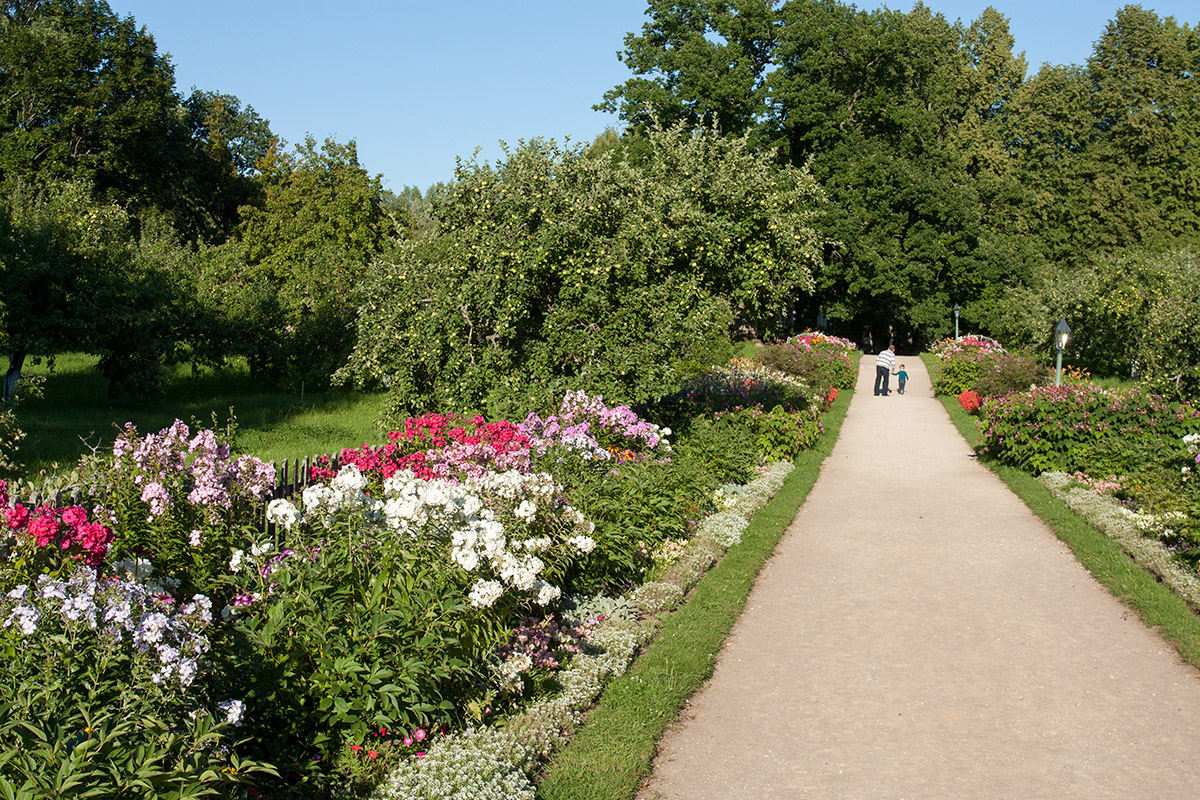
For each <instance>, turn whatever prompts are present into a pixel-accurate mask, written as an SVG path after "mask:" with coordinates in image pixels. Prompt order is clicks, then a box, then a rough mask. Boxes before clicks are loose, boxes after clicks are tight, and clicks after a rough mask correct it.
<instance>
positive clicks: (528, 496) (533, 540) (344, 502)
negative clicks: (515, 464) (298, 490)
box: [269, 465, 595, 607]
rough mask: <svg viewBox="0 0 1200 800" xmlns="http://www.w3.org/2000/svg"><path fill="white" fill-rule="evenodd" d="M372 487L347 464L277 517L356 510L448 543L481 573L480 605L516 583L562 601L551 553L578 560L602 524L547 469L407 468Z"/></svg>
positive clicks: (279, 505)
mask: <svg viewBox="0 0 1200 800" xmlns="http://www.w3.org/2000/svg"><path fill="white" fill-rule="evenodd" d="M366 485H367V480H366V478H365V476H363V474H362V473H361V472H359V470H358V468H357V467H355V466H353V465H348V466H345V467H342V469H341V470H340V471H339V472H338V474H337V475H336V476H335V477H334V478H333V480H332V481H330V483H329V484H317V485H314V486H310V487H308V488H307V489H305V490H304V492H303V494H302V496H301V502H302V504H303V510H302V511H301V509H299V508H297V507H296V506H294V505H293V504H292V503H291V502H290V501H287V500H279V501H276V502H274V503H272V504H271V506H270V511H269V514H270V519H271V520H272V521H276V522H279V523H281V524H284V525H285V526H286V527H289V528H290V527H292V526H294V525H296V524H300V523H301V522H306V523H308V524H314V523H319V524H321V525H323V526H325V527H329V526H332V525H333V524H334V523H335V522H336V521H337V520H338V519H340V518H341V516H342V515H344V514H346V513H347V512H353V513H359V514H361V515H363V518H364V519H365V520H367V521H370V520H376V521H377V522H378V523H379V524H381V526H382V529H383V530H390V531H392V532H394V533H395V534H403V535H405V536H407V537H409V538H410V539H414V540H421V541H425V542H433V543H434V544H437V545H443V544H444V545H448V553H447V555H448V556H449V558H450V560H451V561H452V562H453V563H454V564H455V565H456V566H457V567H458V568H460V569H462V570H464V571H466V572H468V573H475V574H477V575H479V577H478V578H477V580H476V581H475V584H474V585H473V586H472V588H471V589H470V591H469V594H468V599H469V600H470V602H471V604H472V605H473V606H476V607H489V606H492V605H494V604H495V603H496V602H497V601H498V600H499V599H500V598H501V597H502V596H503V595H504V594H505V592H506V591H507V590H508V589H510V588H512V589H515V590H516V591H519V592H522V593H525V594H528V595H529V596H531V597H532V598H533V601H534V602H535V603H537V604H538V605H542V606H545V605H548V604H550V603H552V602H554V601H555V600H557V599H558V598H559V596H560V595H561V593H562V592H561V589H560V588H559V587H557V586H554V585H552V584H550V583H548V582H547V581H545V580H543V579H542V578H541V574H542V572H543V571H544V570H545V568H546V566H547V559H550V558H566V559H571V558H577V557H579V556H580V555H583V554H586V553H588V552H590V551H591V550H592V548H594V547H595V541H594V540H593V539H591V533H592V532H593V531H594V526H593V525H592V524H591V523H590V522H588V521H587V520H585V519H584V518H583V516H582V515H581V514H580V513H579V512H578V511H576V510H575V509H573V508H571V507H570V506H569V505H567V504H566V503H565V502H564V501H563V500H562V499H561V498H560V494H561V492H562V488H561V487H560V486H559V485H558V484H557V483H555V481H554V480H553V479H552V478H551V477H550V476H549V475H547V474H545V473H535V474H530V475H525V474H522V473H520V472H518V471H516V470H509V471H507V472H489V473H485V474H484V475H482V476H480V477H467V478H466V479H465V480H464V481H463V482H461V483H451V482H449V481H444V480H438V479H424V478H420V477H417V476H416V475H415V474H414V473H413V472H411V471H409V470H405V471H402V472H397V473H395V474H393V475H392V476H391V477H389V478H388V479H387V480H385V481H384V483H383V494H382V497H372V496H370V495H368V494H366V493H365V492H364V491H363V490H364V489H365V488H366Z"/></svg>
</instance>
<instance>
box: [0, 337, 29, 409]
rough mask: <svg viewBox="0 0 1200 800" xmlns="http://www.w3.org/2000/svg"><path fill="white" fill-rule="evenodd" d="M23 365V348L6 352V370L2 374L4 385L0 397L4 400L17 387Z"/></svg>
mask: <svg viewBox="0 0 1200 800" xmlns="http://www.w3.org/2000/svg"><path fill="white" fill-rule="evenodd" d="M24 366H25V350H24V349H23V348H22V349H19V350H14V351H12V352H11V353H9V354H8V372H6V373H5V374H4V387H3V392H2V393H0V397H3V398H4V399H5V400H7V399H8V398H9V396H10V395H11V394H12V393H13V391H14V390H15V389H16V388H17V381H19V380H21V368H22V367H24Z"/></svg>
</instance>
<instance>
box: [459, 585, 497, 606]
mask: <svg viewBox="0 0 1200 800" xmlns="http://www.w3.org/2000/svg"><path fill="white" fill-rule="evenodd" d="M503 594H504V586H503V585H502V584H501V583H500V582H499V581H489V580H478V581H476V582H475V585H474V586H473V587H472V588H471V592H470V594H468V595H467V599H468V600H470V601H471V605H473V606H475V607H476V608H490V607H491V606H493V605H495V603H496V601H497V600H499V599H500V596H501V595H503Z"/></svg>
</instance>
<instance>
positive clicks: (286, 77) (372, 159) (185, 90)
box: [109, 0, 1200, 190]
mask: <svg viewBox="0 0 1200 800" xmlns="http://www.w3.org/2000/svg"><path fill="white" fill-rule="evenodd" d="M109 4H110V5H111V6H112V9H113V11H115V12H116V13H118V14H120V15H122V16H124V15H132V16H133V17H134V18H135V19H136V20H137V21H138V23H139V24H141V25H145V26H146V28H147V29H148V30H149V31H150V32H151V33H152V34H153V35H154V38H155V40H156V42H157V43H158V49H159V52H167V53H170V54H171V58H172V62H173V63H174V65H175V79H176V85H177V88H178V90H179V92H180V93H181V94H183V95H185V96H186V95H187V94H189V93H190V91H191V89H192V87H195V88H198V89H204V90H207V91H216V92H222V93H225V94H233V95H236V96H237V97H238V98H240V99H241V101H242V102H243V104H249V105H251V106H253V107H254V109H255V111H257V112H258V113H259V115H260V116H262V117H263V118H265V119H267V120H269V121H270V123H271V129H272V130H273V131H274V132H275V133H276V134H278V135H279V136H281V137H283V138H284V139H285V140H287V141H288V142H289V143H291V144H295V143H296V142H299V141H302V140H303V138H304V136H305V135H306V134H312V135H313V136H314V137H316V139H317V140H318V141H321V140H323V139H325V138H326V137H333V138H335V139H337V140H338V141H341V142H345V141H349V140H351V139H353V140H355V141H356V142H357V143H358V153H359V159H360V161H361V162H362V163H363V165H364V166H365V167H366V169H367V170H369V171H370V172H372V173H381V174H382V175H383V178H384V184H385V186H387V187H388V188H391V189H393V190H399V189H401V188H402V187H404V186H407V185H412V186H418V187H420V188H422V189H424V188H426V187H428V186H429V185H431V184H433V183H435V182H437V181H443V180H449V179H451V178H452V177H453V175H454V165H455V157H456V156H461V157H463V158H469V157H470V156H471V155H472V154H473V153H474V152H475V150H476V148H480V153H479V159H480V160H481V161H488V162H495V161H496V159H498V158H500V157H501V156H502V150H501V149H500V146H499V144H498V142H499V141H501V140H503V141H506V142H508V143H510V144H516V143H517V141H518V140H520V139H531V138H533V137H536V136H541V137H545V138H552V139H556V140H558V141H559V142H562V141H563V140H564V138H566V137H567V136H570V137H571V140H572V141H575V142H580V141H583V142H586V141H590V140H591V139H592V138H593V137H595V136H596V134H598V133H601V132H602V131H604V129H605V128H607V127H614V128H619V127H620V123H619V120H618V119H617V118H616V116H615V115H610V114H604V113H601V112H599V111H593V110H592V108H591V107H592V106H593V105H594V104H596V103H598V102H600V99H601V97H602V96H603V95H604V92H605V91H607V90H608V89H611V88H612V87H613V86H615V85H617V84H619V83H621V82H623V81H625V80H626V79H627V78H629V77H630V73H629V71H628V70H627V69H626V68H625V65H624V64H622V63H621V62H620V61H619V60H618V59H617V56H616V53H617V51H618V50H620V49H621V47H622V43H623V40H624V36H625V34H626V33H627V32H630V31H640V30H641V27H642V23H643V22H644V21H645V16H644V13H645V10H646V7H647V4H646V0H588V2H578V1H577V0H553V1H552V0H519V1H518V2H511V3H505V2H497V1H496V0H492V1H490V2H483V1H481V0H421V1H420V2H410V1H409V0H341V1H340V2H338V3H330V2H328V0H326V1H325V2H319V3H318V2H314V0H286V1H285V0H109ZM887 5H888V6H889V7H891V8H898V9H902V10H908V9H910V8H911V7H912V6H911V4H909V3H896V2H893V3H887ZM926 5H927V6H929V7H930V8H932V9H933V10H934V11H935V12H938V13H941V14H944V15H945V16H946V17H947V18H949V19H951V20H953V19H962V20H963V21H964V22H970V21H971V20H973V19H975V18H976V17H978V16H979V14H980V12H981V11H982V10H983V9H984V8H986V7H987V6H988V5H993V6H995V7H996V8H997V9H998V10H999V11H1000V12H1001V13H1003V14H1005V15H1006V16H1007V17H1008V18H1009V19H1010V21H1011V30H1012V33H1013V36H1014V37H1015V38H1016V49H1017V50H1024V51H1025V53H1026V58H1027V59H1028V61H1029V65H1030V72H1035V71H1036V70H1037V68H1038V67H1039V66H1040V65H1041V64H1042V63H1043V62H1050V63H1052V64H1081V63H1083V62H1084V61H1085V60H1086V59H1087V57H1088V56H1089V54H1090V53H1091V49H1092V43H1093V42H1094V41H1095V40H1096V39H1097V38H1098V37H1099V36H1100V34H1101V33H1102V32H1103V30H1104V26H1105V23H1106V22H1107V21H1108V20H1110V19H1112V18H1113V17H1114V16H1115V12H1116V10H1117V8H1119V7H1120V6H1121V5H1123V3H1120V2H1117V1H1116V0H1114V2H1112V3H1111V4H1109V3H1106V2H1093V1H1092V0H1086V2H1064V1H1063V0H1008V1H1007V2H1006V1H1005V0H994V1H993V2H991V3H988V2H952V1H951V0H927V2H926ZM1142 5H1143V6H1144V7H1147V8H1153V9H1154V10H1155V11H1156V12H1157V13H1158V14H1159V15H1160V16H1164V17H1165V16H1174V17H1175V18H1176V19H1177V20H1178V21H1179V22H1181V23H1182V22H1189V23H1191V24H1192V25H1193V26H1195V24H1196V23H1197V22H1198V21H1200V8H1197V6H1196V2H1195V0H1186V1H1180V0H1170V1H1169V2H1167V1H1166V0H1163V1H1161V2H1153V0H1147V2H1144V3H1143V4H1142ZM858 6H859V7H860V8H875V7H877V5H876V4H874V3H870V2H864V3H859V4H858Z"/></svg>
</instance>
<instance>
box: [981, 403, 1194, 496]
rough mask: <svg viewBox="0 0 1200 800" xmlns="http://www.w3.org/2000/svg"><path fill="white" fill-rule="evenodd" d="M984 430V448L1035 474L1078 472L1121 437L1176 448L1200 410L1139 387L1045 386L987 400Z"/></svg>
mask: <svg viewBox="0 0 1200 800" xmlns="http://www.w3.org/2000/svg"><path fill="white" fill-rule="evenodd" d="M980 429H981V442H982V444H981V448H982V451H983V452H984V453H987V454H988V455H990V456H991V457H993V458H995V459H997V460H999V461H1001V462H1003V463H1006V464H1011V465H1013V466H1016V467H1020V468H1022V469H1025V470H1028V471H1030V472H1033V473H1034V474H1040V473H1041V472H1044V471H1047V470H1064V471H1066V472H1074V471H1076V470H1082V469H1084V467H1085V463H1084V460H1085V459H1089V460H1091V461H1092V463H1093V465H1094V463H1095V459H1096V453H1097V452H1098V450H1099V451H1101V452H1103V451H1105V450H1108V449H1111V444H1112V443H1113V442H1114V441H1116V440H1117V439H1130V440H1132V439H1140V438H1145V437H1157V438H1160V439H1163V440H1166V442H1167V443H1168V444H1170V445H1171V446H1177V445H1176V443H1177V442H1178V441H1179V440H1181V439H1182V438H1183V436H1184V435H1186V434H1190V433H1195V432H1196V431H1200V410H1197V409H1195V408H1193V407H1191V406H1189V405H1186V404H1181V403H1170V402H1167V401H1165V400H1163V398H1162V397H1159V396H1158V395H1153V394H1147V393H1146V392H1142V391H1140V390H1129V389H1125V390H1122V389H1102V388H1100V387H1098V386H1094V385H1085V386H1072V385H1066V386H1060V387H1056V386H1046V387H1041V388H1038V389H1034V390H1032V391H1030V392H1024V393H1013V394H1009V395H1006V396H1004V397H1000V398H993V399H991V400H989V401H988V402H986V403H984V405H983V409H982V420H981V422H980ZM1093 468H1095V467H1094V466H1093Z"/></svg>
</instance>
